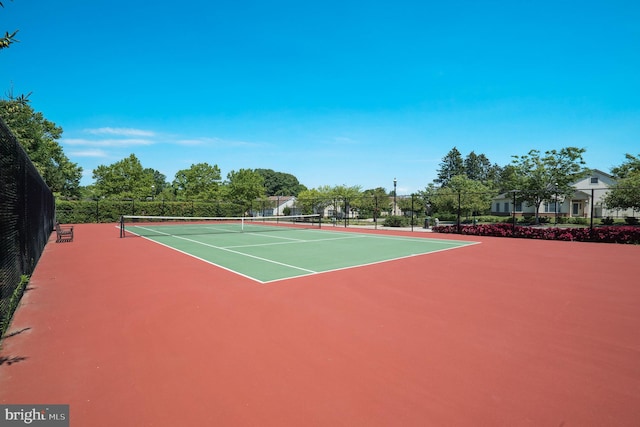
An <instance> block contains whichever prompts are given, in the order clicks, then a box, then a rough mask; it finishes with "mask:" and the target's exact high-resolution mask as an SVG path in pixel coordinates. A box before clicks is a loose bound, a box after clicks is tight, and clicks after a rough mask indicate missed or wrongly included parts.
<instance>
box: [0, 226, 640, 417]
mask: <svg viewBox="0 0 640 427" xmlns="http://www.w3.org/2000/svg"><path fill="white" fill-rule="evenodd" d="M75 232H76V237H75V241H74V242H73V243H65V244H55V243H53V241H50V243H49V244H48V245H47V247H46V249H45V252H44V254H43V257H42V259H41V261H40V262H39V264H38V266H37V268H36V271H35V273H34V275H33V277H32V280H31V282H30V285H29V289H28V291H27V292H26V293H25V296H24V298H23V300H22V304H21V306H20V308H19V309H18V311H17V312H16V315H15V317H14V321H13V324H12V326H11V328H10V330H9V332H8V337H7V338H5V339H4V340H3V341H2V349H1V350H0V403H3V404H7V403H20V404H55V403H66V404H70V408H71V425H72V426H91V427H99V426H110V427H112V426H213V425H215V426H302V425H304V426H637V425H638V423H639V422H640V421H639V420H640V309H639V307H640V284H639V282H640V281H639V280H638V277H639V273H640V265H639V262H640V246H628V245H613V244H593V243H575V242H574V243H572V242H548V241H534V240H518V239H500V238H477V237H474V238H466V237H460V236H449V237H445V238H454V239H455V238H458V239H467V240H475V241H481V242H482V243H481V244H479V245H472V246H468V247H464V248H461V249H457V250H455V251H446V252H441V253H434V254H429V255H425V256H419V257H413V258H407V259H403V260H399V261H395V262H393V263H384V264H378V265H372V266H367V267H362V268H355V269H351V270H344V271H339V272H334V273H328V274H321V275H315V276H309V277H304V278H300V279H293V280H288V281H281V282H277V283H272V284H268V285H259V284H256V283H255V282H252V281H249V280H247V279H244V278H242V277H240V276H237V275H234V274H232V273H230V272H227V271H224V270H221V269H218V268H216V267H214V266H211V265H209V264H206V263H204V262H201V261H198V260H196V259H193V258H190V257H187V256H185V255H182V254H180V253H177V252H175V251H172V250H170V249H167V248H165V247H162V246H159V245H156V244H153V243H151V242H148V241H146V240H144V239H141V238H128V239H119V238H118V231H117V229H116V228H115V227H114V225H113V224H95V225H91V224H87V225H78V226H76V229H75ZM425 236H426V234H425V233H422V234H421V237H425ZM433 237H438V238H442V237H443V236H442V235H432V236H426V238H433Z"/></svg>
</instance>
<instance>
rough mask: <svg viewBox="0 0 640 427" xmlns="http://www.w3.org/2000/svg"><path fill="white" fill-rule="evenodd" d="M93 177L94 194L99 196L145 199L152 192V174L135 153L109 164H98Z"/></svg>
mask: <svg viewBox="0 0 640 427" xmlns="http://www.w3.org/2000/svg"><path fill="white" fill-rule="evenodd" d="M93 179H94V180H95V191H96V194H97V195H98V196H101V197H106V198H112V199H125V198H129V199H145V198H147V197H149V196H151V195H152V194H153V186H154V181H153V174H151V173H149V172H148V171H145V169H144V168H143V167H142V164H141V163H140V160H138V158H137V157H136V156H135V154H131V155H130V156H129V157H127V158H125V159H122V160H120V161H118V162H115V163H113V164H111V165H109V166H105V165H100V166H98V167H97V168H95V169H94V170H93Z"/></svg>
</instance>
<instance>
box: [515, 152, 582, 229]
mask: <svg viewBox="0 0 640 427" xmlns="http://www.w3.org/2000/svg"><path fill="white" fill-rule="evenodd" d="M584 152H585V149H584V148H576V147H566V148H563V149H561V150H560V151H556V150H549V151H545V153H544V155H541V154H540V151H539V150H531V151H529V153H528V154H525V155H524V156H513V162H512V164H513V166H515V168H516V174H517V189H518V190H520V192H518V193H517V200H519V201H523V202H527V203H529V204H530V205H531V206H533V207H535V210H536V223H538V222H539V221H538V210H539V208H540V205H541V204H542V202H545V201H546V202H553V201H556V198H559V199H562V198H564V197H568V196H570V195H571V194H572V193H573V192H574V190H575V189H574V188H573V186H572V184H573V183H574V182H575V181H577V180H578V179H579V178H581V177H582V176H584V175H585V173H586V172H587V169H586V168H585V167H584V164H585V162H584V160H583V159H582V154H583V153H584Z"/></svg>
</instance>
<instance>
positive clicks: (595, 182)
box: [591, 176, 598, 184]
mask: <svg viewBox="0 0 640 427" xmlns="http://www.w3.org/2000/svg"><path fill="white" fill-rule="evenodd" d="M591 183H592V184H597V183H598V177H597V176H592V177H591Z"/></svg>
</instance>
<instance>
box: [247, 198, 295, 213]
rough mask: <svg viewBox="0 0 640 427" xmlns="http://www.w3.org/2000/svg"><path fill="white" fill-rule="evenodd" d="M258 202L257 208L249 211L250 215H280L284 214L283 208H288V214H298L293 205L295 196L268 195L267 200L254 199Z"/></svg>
mask: <svg viewBox="0 0 640 427" xmlns="http://www.w3.org/2000/svg"><path fill="white" fill-rule="evenodd" d="M256 203H260V204H261V206H260V207H259V208H256V209H253V210H252V211H251V214H252V216H276V215H278V216H281V215H285V209H287V208H289V211H288V212H287V214H288V215H299V214H300V212H298V209H297V208H296V207H295V204H296V198H295V196H269V197H267V201H265V202H263V201H261V200H260V201H256Z"/></svg>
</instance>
